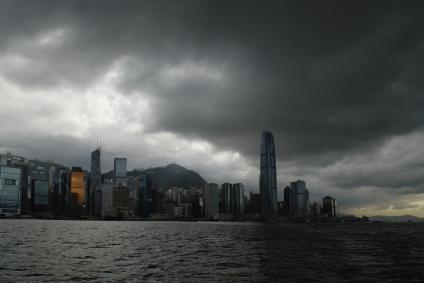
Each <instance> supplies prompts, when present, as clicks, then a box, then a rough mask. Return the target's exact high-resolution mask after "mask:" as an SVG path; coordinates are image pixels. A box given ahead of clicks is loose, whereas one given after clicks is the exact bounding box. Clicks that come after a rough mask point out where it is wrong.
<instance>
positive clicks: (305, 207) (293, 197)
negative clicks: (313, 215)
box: [290, 180, 309, 216]
mask: <svg viewBox="0 0 424 283" xmlns="http://www.w3.org/2000/svg"><path fill="white" fill-rule="evenodd" d="M290 211H291V213H292V214H293V215H298V216H304V215H306V214H308V213H309V191H308V189H306V182H305V181H302V180H297V181H295V182H291V183H290Z"/></svg>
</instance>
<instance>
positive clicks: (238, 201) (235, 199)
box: [231, 183, 244, 220]
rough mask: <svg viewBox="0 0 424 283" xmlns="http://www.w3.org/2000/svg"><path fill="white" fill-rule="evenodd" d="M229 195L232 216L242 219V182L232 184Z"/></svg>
mask: <svg viewBox="0 0 424 283" xmlns="http://www.w3.org/2000/svg"><path fill="white" fill-rule="evenodd" d="M231 196H232V201H231V203H232V213H233V218H234V219H237V220H241V219H244V186H243V184H242V183H236V184H233V188H232V194H231Z"/></svg>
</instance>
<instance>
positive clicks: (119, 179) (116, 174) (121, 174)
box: [113, 158, 127, 186]
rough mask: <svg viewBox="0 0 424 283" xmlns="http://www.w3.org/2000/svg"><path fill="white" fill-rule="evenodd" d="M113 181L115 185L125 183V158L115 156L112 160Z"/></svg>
mask: <svg viewBox="0 0 424 283" xmlns="http://www.w3.org/2000/svg"><path fill="white" fill-rule="evenodd" d="M113 182H114V185H115V186H126V185H127V159H126V158H115V159H114V161H113Z"/></svg>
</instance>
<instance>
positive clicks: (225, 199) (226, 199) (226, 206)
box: [220, 183, 233, 214]
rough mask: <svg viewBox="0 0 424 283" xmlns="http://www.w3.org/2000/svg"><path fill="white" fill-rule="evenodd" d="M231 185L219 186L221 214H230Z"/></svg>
mask: <svg viewBox="0 0 424 283" xmlns="http://www.w3.org/2000/svg"><path fill="white" fill-rule="evenodd" d="M232 187H233V185H231V184H230V183H224V184H222V186H221V211H220V212H221V213H224V214H230V213H232V212H231V190H232Z"/></svg>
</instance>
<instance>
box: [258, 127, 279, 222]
mask: <svg viewBox="0 0 424 283" xmlns="http://www.w3.org/2000/svg"><path fill="white" fill-rule="evenodd" d="M259 188H260V194H261V217H263V218H273V217H276V216H277V171H276V160H275V145H274V137H273V135H272V133H271V132H268V131H266V132H263V133H262V142H261V154H260V175H259Z"/></svg>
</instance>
